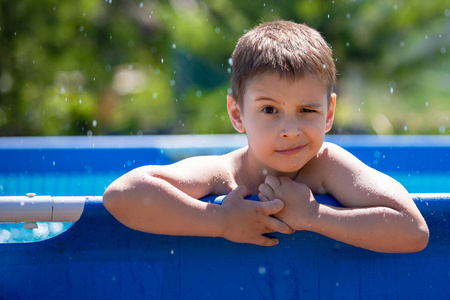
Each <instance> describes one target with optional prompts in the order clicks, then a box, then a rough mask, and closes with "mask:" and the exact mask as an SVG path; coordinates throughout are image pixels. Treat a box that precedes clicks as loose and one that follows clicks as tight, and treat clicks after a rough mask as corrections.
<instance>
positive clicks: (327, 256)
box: [0, 135, 450, 299]
mask: <svg viewBox="0 0 450 300" xmlns="http://www.w3.org/2000/svg"><path fill="white" fill-rule="evenodd" d="M327 140H329V141H332V142H335V143H337V144H339V145H341V146H343V147H344V148H346V149H347V150H349V151H350V152H352V153H354V154H355V155H356V156H357V157H358V158H360V159H361V160H363V161H364V162H365V163H367V164H368V165H370V166H372V167H374V168H376V169H378V170H380V171H383V172H385V173H388V174H390V175H391V176H393V177H394V178H396V179H397V180H399V181H400V182H401V183H403V185H405V186H406V188H407V189H408V190H409V191H410V192H411V193H414V195H413V196H414V200H415V202H416V204H417V205H418V207H419V209H420V210H421V212H422V214H423V215H424V217H425V219H426V221H427V223H428V225H429V228H430V242H429V245H428V247H427V248H426V249H425V250H424V251H421V252H419V253H412V254H381V253H375V252H371V251H367V250H363V249H359V248H356V247H353V246H349V245H346V244H342V243H339V242H336V241H334V240H332V239H329V238H326V237H323V236H320V235H317V234H314V233H310V232H296V233H295V234H293V235H290V236H284V235H279V239H280V245H278V246H276V247H273V248H262V247H258V246H253V245H242V244H234V243H231V242H228V241H226V240H223V239H220V238H201V237H171V236H160V235H153V234H145V233H141V232H137V231H134V230H131V229H129V228H126V227H124V226H123V225H121V224H120V223H118V222H117V221H116V220H115V219H114V218H112V217H111V215H110V214H109V213H108V212H107V211H106V210H105V209H104V207H103V205H102V202H101V199H100V200H99V198H98V197H97V198H94V197H86V198H85V199H86V200H85V204H84V210H83V212H82V214H81V218H80V219H79V220H78V221H77V222H75V223H74V225H73V226H72V227H71V228H70V229H68V230H67V231H65V232H63V233H62V234H60V235H58V236H56V237H54V238H52V239H49V240H45V241H42V242H34V243H15V244H0V295H1V297H5V298H6V299H32V298H34V296H36V291H44V292H41V294H40V295H39V298H40V299H55V298H63V299H79V298H83V297H85V298H86V297H87V298H95V299H123V298H142V297H143V298H146V299H210V298H212V297H214V298H217V299H235V298H242V299H303V298H304V299H322V298H324V299H358V298H364V299H392V298H395V299H424V298H425V299H429V298H433V299H445V298H446V297H447V296H448V295H450V260H449V258H448V249H450V139H449V138H448V136H380V137H377V136H328V137H327ZM244 144H245V136H242V135H230V136H228V135H224V136H221V135H214V136H134V137H131V136H130V137H123V136H117V137H43V138H33V137H29V138H20V137H17V138H0V157H1V160H0V196H18V195H24V194H26V193H36V194H38V195H52V196H68V195H70V196H99V195H102V193H103V191H104V189H105V188H106V186H108V185H109V183H110V182H111V181H112V180H114V179H115V178H117V177H118V176H120V175H122V174H123V173H125V172H127V171H129V170H131V169H132V168H135V167H138V166H141V165H145V164H168V163H171V162H173V161H176V160H179V159H181V158H183V157H186V156H191V155H199V154H221V153H225V152H228V151H230V150H233V149H235V148H237V147H240V146H242V145H244ZM83 201H84V200H83ZM0 215H1V211H0ZM58 224H61V223H45V225H43V226H44V227H45V226H47V227H46V228H44V229H45V230H46V232H47V233H52V232H53V233H59V232H62V231H63V229H64V228H63V227H61V226H62V225H61V226H60V225H58ZM1 226H3V227H1ZM5 226H9V224H7V225H5V224H0V239H1V237H2V236H4V237H5V236H9V237H10V236H11V235H18V234H19V233H18V232H16V231H14V230H9V229H8V230H7V229H6V228H10V227H5ZM52 226H53V227H52ZM64 226H65V225H64ZM41 227H42V226H41ZM39 230H41V231H40V232H41V233H42V230H43V229H42V228H39ZM45 230H44V231H45ZM34 231H35V230H33V232H34ZM36 232H38V231H36ZM38 233H39V232H38Z"/></svg>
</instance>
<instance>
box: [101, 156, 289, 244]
mask: <svg viewBox="0 0 450 300" xmlns="http://www.w3.org/2000/svg"><path fill="white" fill-rule="evenodd" d="M214 164H215V163H214V161H213V160H211V161H208V159H207V158H203V160H202V158H195V159H187V160H184V161H181V162H179V163H176V164H173V165H170V166H147V167H141V168H138V169H135V170H133V171H131V172H129V173H127V174H125V175H124V176H122V177H120V178H118V179H117V180H115V181H114V182H113V183H111V185H110V186H109V187H108V188H107V189H106V191H105V193H104V195H103V203H104V205H105V207H106V208H107V209H108V211H110V212H111V214H112V215H113V216H114V217H116V218H117V219H118V220H119V221H120V222H122V223H123V224H124V225H126V226H128V227H130V228H133V229H136V230H139V231H144V232H149V233H157V234H167V235H190V236H212V237H217V236H220V237H224V238H226V239H228V240H231V241H234V242H240V243H252V244H257V245H261V246H273V245H276V244H277V243H278V241H277V239H273V238H268V237H265V236H263V235H262V234H263V233H270V232H274V231H279V232H282V233H292V232H293V231H292V229H291V228H289V227H288V226H287V225H286V224H285V223H283V222H281V221H280V220H277V219H275V218H274V217H271V216H270V215H272V214H276V213H277V212H279V211H281V209H282V208H283V206H284V205H283V202H282V201H276V202H255V201H250V200H244V199H243V198H244V197H245V196H246V195H247V192H246V189H245V188H243V187H238V188H236V189H234V190H233V191H232V192H231V193H230V194H229V195H228V196H227V198H226V199H225V200H224V202H223V204H222V205H216V204H212V203H206V202H203V201H200V200H197V199H198V198H201V197H203V196H206V195H208V194H210V193H216V192H217V191H220V190H221V189H223V187H218V186H219V185H220V184H221V183H222V182H223V180H217V179H218V178H217V175H216V174H220V172H218V173H217V172H214V173H213V172H212V170H213V169H214V168H213V166H214ZM219 179H222V178H219Z"/></svg>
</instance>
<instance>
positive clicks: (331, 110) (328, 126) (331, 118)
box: [325, 93, 336, 132]
mask: <svg viewBox="0 0 450 300" xmlns="http://www.w3.org/2000/svg"><path fill="white" fill-rule="evenodd" d="M330 98H331V99H330V105H329V108H328V113H327V120H326V125H325V132H328V131H330V130H331V127H333V121H334V110H335V109H336V94H335V93H332V94H331V96H330Z"/></svg>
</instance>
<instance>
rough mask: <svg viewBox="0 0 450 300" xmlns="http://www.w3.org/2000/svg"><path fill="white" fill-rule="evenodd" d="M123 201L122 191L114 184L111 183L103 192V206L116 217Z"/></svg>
mask: <svg viewBox="0 0 450 300" xmlns="http://www.w3.org/2000/svg"><path fill="white" fill-rule="evenodd" d="M122 202H123V201H122V193H121V192H120V191H119V190H117V189H116V188H115V187H114V186H113V185H110V186H109V187H108V188H107V189H106V190H105V192H104V193H103V206H105V208H106V210H107V211H109V212H110V213H111V214H112V215H113V216H114V217H116V218H117V214H118V213H119V212H120V210H121V206H122Z"/></svg>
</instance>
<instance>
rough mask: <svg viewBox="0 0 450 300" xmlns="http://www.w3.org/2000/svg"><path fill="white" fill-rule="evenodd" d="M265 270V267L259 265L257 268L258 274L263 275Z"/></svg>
mask: <svg viewBox="0 0 450 300" xmlns="http://www.w3.org/2000/svg"><path fill="white" fill-rule="evenodd" d="M266 272H267V270H266V267H264V266H261V267H259V268H258V273H259V275H264V274H266Z"/></svg>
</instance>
